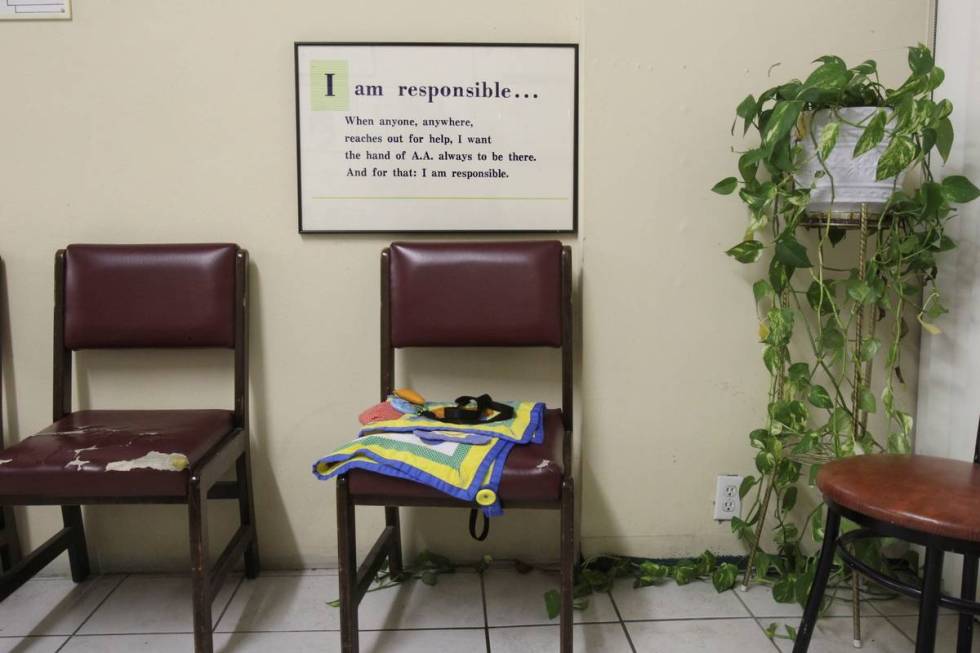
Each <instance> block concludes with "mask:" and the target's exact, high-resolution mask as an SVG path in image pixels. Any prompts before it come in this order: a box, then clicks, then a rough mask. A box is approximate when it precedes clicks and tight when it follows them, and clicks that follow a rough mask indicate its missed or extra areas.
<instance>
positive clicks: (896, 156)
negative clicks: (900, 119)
mask: <svg viewBox="0 0 980 653" xmlns="http://www.w3.org/2000/svg"><path fill="white" fill-rule="evenodd" d="M916 149H917V148H916V146H915V143H913V142H912V139H910V138H909V137H908V136H903V135H902V134H896V135H895V136H893V137H892V141H891V143H889V144H888V147H887V148H885V151H884V153H883V154H882V155H881V158H880V159H878V169H877V170H876V171H875V179H877V180H878V181H881V180H882V179H891V178H892V177H894V176H895V175H897V174H898V173H900V172H901V171H902V170H905V169H906V168H907V167H909V164H910V163H912V161H913V160H914V159H915V155H916Z"/></svg>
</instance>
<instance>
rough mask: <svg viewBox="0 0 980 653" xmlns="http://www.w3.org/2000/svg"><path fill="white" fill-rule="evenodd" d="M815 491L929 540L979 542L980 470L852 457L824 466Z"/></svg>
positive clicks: (920, 459) (953, 463)
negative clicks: (930, 536) (938, 537)
mask: <svg viewBox="0 0 980 653" xmlns="http://www.w3.org/2000/svg"><path fill="white" fill-rule="evenodd" d="M817 487H818V488H819V489H820V491H821V492H822V493H823V495H824V497H826V498H827V499H830V500H831V501H833V502H834V503H836V504H838V505H840V506H842V507H844V508H848V509H850V510H853V511H854V512H858V513H861V514H863V515H867V516H868V517H872V518H874V519H877V520H879V521H883V522H887V523H890V524H893V525H896V526H900V527H903V528H908V529H911V530H915V531H920V532H923V533H928V534H931V535H938V536H941V537H950V538H954V539H958V540H966V541H970V542H980V465H976V464H974V463H972V462H966V461H961V460H952V459H949V458H937V457H934V456H919V455H899V454H880V455H865V456H855V457H853V458H844V459H841V460H835V461H833V462H830V463H827V464H826V465H824V466H823V467H822V468H821V470H820V473H819V474H818V475H817Z"/></svg>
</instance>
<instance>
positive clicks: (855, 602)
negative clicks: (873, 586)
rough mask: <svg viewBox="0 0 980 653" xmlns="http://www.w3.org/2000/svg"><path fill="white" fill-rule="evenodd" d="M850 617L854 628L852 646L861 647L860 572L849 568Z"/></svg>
mask: <svg viewBox="0 0 980 653" xmlns="http://www.w3.org/2000/svg"><path fill="white" fill-rule="evenodd" d="M851 572H852V573H851V619H852V620H853V628H854V648H861V574H859V573H858V571H857V569H853V570H851Z"/></svg>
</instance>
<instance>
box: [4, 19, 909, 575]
mask: <svg viewBox="0 0 980 653" xmlns="http://www.w3.org/2000/svg"><path fill="white" fill-rule="evenodd" d="M252 6H254V7H255V9H251V7H252ZM268 6H269V5H268V4H267V3H242V2H231V1H230V0H229V1H224V2H216V1H209V2H176V1H174V0H166V1H164V0H153V1H151V0H141V1H140V2H124V1H122V0H116V1H109V0H88V1H83V0H76V2H75V18H74V20H72V21H71V22H68V23H23V24H10V23H7V24H0V61H2V62H4V63H3V64H2V65H0V89H2V93H3V97H2V101H0V225H2V230H0V233H2V239H0V256H3V258H4V259H5V261H6V277H7V282H8V284H9V302H8V303H9V310H10V315H11V317H10V328H11V333H10V344H11V345H12V350H13V357H12V360H8V361H5V372H6V389H5V395H4V398H5V400H6V403H7V407H8V414H7V415H6V416H5V418H6V420H7V425H8V438H10V439H16V438H19V437H26V436H27V435H29V434H30V433H32V432H33V431H34V430H36V429H37V428H39V427H41V426H43V425H45V423H46V419H47V418H48V416H49V413H50V404H49V401H50V399H49V397H50V383H51V380H50V371H49V370H50V297H51V289H52V282H51V259H52V254H53V252H54V250H55V249H57V248H58V247H60V246H63V245H64V244H66V243H69V242H98V241H102V242H134V241H147V242H166V241H211V240H225V241H227V240H233V241H237V242H239V243H241V244H242V245H244V246H246V247H247V248H248V249H249V250H250V251H251V254H252V259H253V266H252V270H251V275H252V276H251V279H252V284H253V285H252V289H253V311H254V313H253V341H252V357H253V358H252V361H253V365H252V408H253V431H254V433H253V439H254V449H255V456H254V458H255V474H256V483H257V503H258V510H259V528H260V532H261V538H262V552H263V555H264V557H265V561H266V563H267V564H269V565H273V566H299V565H318V564H329V563H331V562H332V561H333V560H334V559H335V556H336V543H335V535H334V528H333V523H334V510H333V497H334V493H333V486H332V484H329V483H319V482H317V481H315V480H313V478H312V476H311V475H310V473H309V466H310V463H311V461H312V460H313V459H314V458H316V457H317V456H319V455H322V454H323V453H324V452H326V451H327V450H328V449H330V448H331V447H332V446H334V445H335V444H337V443H338V442H340V441H342V440H344V439H346V438H347V437H348V436H349V434H350V433H351V431H352V428H353V427H354V426H355V423H354V420H353V416H354V415H355V414H356V413H357V412H358V410H359V409H361V408H362V407H363V406H365V405H366V404H368V403H369V402H370V401H371V400H372V399H374V397H375V393H376V387H377V367H378V356H377V329H376V326H375V325H376V320H377V301H378V300H377V296H376V288H377V280H378V279H377V274H378V270H377V268H378V266H377V254H378V251H379V250H380V248H381V247H382V246H383V245H384V244H385V243H386V242H387V241H388V240H389V238H386V237H384V236H377V237H368V236H349V237H342V236H308V237H301V236H299V235H297V234H296V231H295V223H296V204H295V202H296V200H295V150H294V140H295V131H294V130H295V126H294V113H293V112H294V108H293V81H292V79H293V78H292V43H293V41H297V40H377V41H381V40H392V41H399V40H401V41H500V42H506V41H514V42H520V41H555V42H580V43H582V53H581V57H582V71H583V72H582V75H583V79H582V92H581V97H582V143H581V144H582V147H581V155H582V170H581V183H580V187H581V191H582V211H581V221H580V222H581V229H580V234H579V236H578V237H575V238H568V239H566V240H567V242H569V243H570V244H572V245H573V246H574V248H575V252H576V270H577V275H578V276H579V277H580V279H581V283H578V284H577V292H578V293H579V296H580V297H581V298H583V299H584V301H583V302H581V306H582V307H583V309H584V310H583V312H582V314H581V322H582V326H583V330H582V336H581V341H582V352H583V353H582V356H581V360H580V363H581V364H580V370H579V371H580V374H581V375H582V376H583V379H584V380H583V382H582V383H581V384H579V388H578V389H579V395H580V398H579V402H578V405H579V407H580V411H579V412H580V413H581V415H580V418H581V419H580V421H579V424H580V428H579V434H578V435H579V441H580V443H582V447H583V456H582V459H583V465H582V472H581V474H580V489H581V494H582V495H583V497H584V498H583V500H582V502H581V509H582V512H583V515H582V520H581V524H582V525H581V532H582V537H583V546H584V548H585V549H586V551H587V552H595V551H599V550H613V551H619V552H629V553H640V554H646V555H676V554H683V553H695V552H697V551H699V550H701V549H703V548H705V547H711V548H714V549H716V550H719V551H722V552H736V551H738V545H737V543H735V542H734V541H733V539H732V538H731V536H730V535H729V534H728V528H727V525H723V526H718V525H716V524H715V523H714V522H712V521H711V519H710V515H711V496H712V492H713V483H714V476H715V475H716V474H718V473H721V472H747V471H749V467H750V462H749V461H750V456H749V454H750V451H749V450H748V447H747V445H746V435H745V434H746V433H747V432H748V430H749V429H750V427H752V426H753V424H754V423H755V421H756V420H757V419H758V416H759V414H760V412H761V409H762V405H761V403H760V398H761V396H762V392H763V391H764V384H765V378H764V372H763V371H762V367H761V364H760V363H759V362H758V352H757V351H756V347H755V346H754V343H753V334H754V332H755V322H754V316H753V312H752V309H751V300H750V291H749V283H750V281H749V280H750V279H751V278H752V274H751V271H749V270H746V269H743V268H739V267H738V266H737V265H735V264H733V263H731V262H730V261H728V260H727V259H726V258H725V257H724V256H723V255H722V254H721V251H722V250H723V249H724V248H725V247H726V246H728V245H730V244H731V242H733V241H734V240H736V239H737V238H738V235H739V234H740V233H741V230H742V220H743V217H742V211H741V210H740V208H739V207H738V205H737V203H736V202H734V201H731V198H727V200H726V199H725V198H717V197H714V196H712V195H710V194H709V193H707V192H706V189H707V188H709V187H710V186H711V184H712V183H714V181H716V180H717V178H720V177H722V176H725V175H727V174H728V173H729V171H730V170H731V169H732V168H733V164H734V158H733V156H732V155H731V154H730V153H729V152H728V148H729V146H730V145H732V144H733V143H734V142H735V141H734V139H732V138H730V136H729V134H728V125H729V124H730V116H731V113H732V110H733V107H734V105H735V104H736V103H737V102H738V100H739V99H741V97H743V96H744V95H745V94H746V93H748V92H752V91H755V90H757V89H758V88H760V87H761V86H762V85H763V84H765V82H766V79H765V75H766V70H767V69H768V67H769V65H770V64H771V63H774V62H776V61H781V62H782V64H783V65H782V67H781V69H779V73H778V74H779V75H787V74H790V73H797V74H803V72H804V71H805V70H806V67H807V62H809V61H810V60H811V59H813V58H814V57H815V56H818V55H820V54H824V53H825V52H829V51H834V52H837V53H839V54H841V55H843V56H845V57H847V58H853V59H863V58H865V57H868V56H870V57H875V58H877V59H879V60H880V61H881V62H882V64H883V68H884V70H885V71H886V73H888V72H894V71H900V69H901V66H902V65H903V61H904V51H903V46H905V45H907V44H910V43H914V42H916V41H920V40H925V39H926V35H927V24H928V18H927V2H926V0H914V1H907V2H902V3H894V2H889V1H886V0H879V1H876V2H862V3H850V2H829V3H823V4H822V5H820V6H819V7H817V6H815V5H813V4H812V3H802V2H792V3H786V2H775V1H773V0H768V1H765V2H763V1H761V0H756V1H753V2H748V1H746V2H739V3H721V2H689V3H671V4H662V3H649V2H598V0H581V1H578V0H577V1H576V2H560V1H559V0H551V1H548V2H533V3H531V2H516V1H513V0H510V1H498V2H493V3H474V2H465V3H464V2H450V1H448V0H447V1H433V0H428V1H424V2H420V1H417V2H412V3H407V2H394V1H386V2H364V3H343V4H341V3H332V2H313V1H309V2H290V3H281V5H280V6H277V8H276V10H275V11H265V8H266V7H268ZM246 7H248V9H246ZM10 62H16V65H11V63H10ZM430 354H431V355H429V356H423V355H421V354H420V353H418V352H412V353H411V354H410V355H408V356H404V357H401V358H400V361H401V362H406V363H410V364H412V367H411V369H412V372H411V373H410V374H408V375H406V376H404V377H403V378H404V380H405V382H406V383H411V384H412V385H414V386H416V387H418V388H419V389H421V390H423V391H427V392H428V393H429V394H430V395H435V396H439V395H448V394H451V393H453V392H455V391H456V389H458V388H465V389H478V390H483V389H487V390H490V391H491V392H496V394H498V395H499V394H512V395H517V394H523V395H526V396H543V397H545V398H546V399H549V400H550V401H552V402H554V401H556V400H557V393H555V392H554V391H553V387H552V386H550V385H548V382H549V381H550V380H551V379H552V378H554V377H555V374H556V373H557V371H558V366H557V360H556V357H555V356H553V355H552V353H551V352H544V353H543V354H541V355H540V356H537V355H535V356H533V357H532V358H531V359H530V360H526V359H525V358H524V356H525V354H524V353H522V352H514V351H504V352H494V353H493V354H491V355H487V354H479V353H476V352H468V353H466V354H465V355H464V356H463V357H462V358H461V357H459V356H457V355H456V354H455V353H452V352H435V353H430ZM460 360H462V361H464V362H466V363H470V365H469V368H470V369H469V370H468V371H467V372H466V373H465V374H462V375H460V376H458V377H456V381H455V382H450V381H449V380H446V379H445V378H443V379H438V378H437V376H438V372H439V370H440V369H442V370H445V369H446V368H447V367H450V366H457V364H458V362H459V361H460ZM229 363H230V361H229V360H226V357H225V356H223V355H221V354H194V355H191V356H189V357H186V358H184V357H179V358H178V357H174V356H172V355H170V354H163V355H157V354H148V353H118V352H116V353H105V352H103V353H93V352H86V353H83V355H82V356H80V359H79V370H78V389H77V397H78V401H77V404H78V405H81V406H88V405H91V406H102V407H105V406H117V407H128V406H133V407H136V406H147V405H163V406H167V405H173V406H181V405H189V406H213V405H217V404H225V403H227V402H228V400H229V399H230V393H231V389H230V385H229V384H228V383H227V373H228V372H229V370H230V365H229ZM515 365H522V366H524V369H530V370H531V371H530V373H528V372H524V371H523V370H522V371H521V372H520V373H519V374H518V373H516V372H515V371H514V366H515ZM497 372H500V375H499V376H497V377H496V379H495V380H493V381H487V380H485V379H486V377H493V375H494V374H495V373H497ZM508 388H512V390H510V391H508V390H507V389H508ZM224 508H225V509H223V510H215V511H214V512H213V514H215V515H216V516H217V521H218V522H219V524H218V525H217V528H216V533H215V535H216V538H215V539H218V538H217V534H218V532H220V533H227V532H228V526H229V524H230V523H231V522H232V517H233V510H231V509H230V508H231V507H230V506H224ZM378 512H379V511H377V510H373V511H369V510H363V511H361V513H360V515H362V516H363V517H362V519H361V523H360V525H361V529H360V531H359V532H360V533H361V543H362V544H366V543H368V537H369V534H370V533H373V532H374V531H375V530H376V529H377V528H378V526H379V524H380V516H379V515H378V514H377V513H378ZM86 514H87V517H88V520H89V525H90V543H91V549H92V551H93V555H94V558H95V560H96V561H97V563H98V564H99V565H100V566H101V567H102V568H104V569H123V568H125V569H132V568H140V569H149V568H166V567H177V566H182V565H184V564H186V562H185V561H186V557H185V556H186V551H187V547H186V543H185V540H186V536H185V533H186V525H185V521H186V520H185V518H184V516H183V513H182V512H181V510H180V509H178V508H173V507H171V508H163V507H161V508H152V509H149V508H125V507H122V508H120V507H104V508H102V507H100V508H91V509H87V510H86ZM20 516H21V517H22V518H24V517H25V516H26V520H23V519H22V521H23V523H24V531H25V535H26V536H27V537H28V539H29V540H30V541H31V543H38V542H40V541H41V540H42V539H43V538H45V537H46V536H47V535H48V534H50V533H51V532H53V530H54V529H55V528H56V525H57V523H58V515H57V510H56V509H50V508H31V509H29V510H27V511H20ZM465 517H466V515H465V513H464V512H462V511H453V512H446V511H429V512H415V511H409V514H408V515H407V517H406V522H407V525H408V528H409V530H410V532H411V535H410V537H409V539H410V540H411V542H412V545H413V547H414V548H416V549H417V548H421V547H427V548H431V549H434V550H438V551H442V552H446V553H449V554H451V555H453V556H455V557H457V558H475V557H477V555H479V554H480V553H482V552H484V551H488V552H490V553H493V554H494V555H498V556H515V555H520V556H522V557H527V558H531V559H547V558H553V557H554V556H555V554H556V547H555V546H554V539H555V538H554V533H555V529H556V528H557V519H555V516H554V515H551V514H545V513H524V514H521V513H518V512H517V511H514V512H512V513H510V514H509V515H508V516H507V518H505V519H501V520H497V521H496V522H495V524H494V527H493V534H492V536H491V539H490V540H488V541H487V542H486V543H484V544H475V543H473V542H471V541H469V540H468V537H467V536H466V535H465ZM54 569H55V570H57V569H58V567H55V568H54Z"/></svg>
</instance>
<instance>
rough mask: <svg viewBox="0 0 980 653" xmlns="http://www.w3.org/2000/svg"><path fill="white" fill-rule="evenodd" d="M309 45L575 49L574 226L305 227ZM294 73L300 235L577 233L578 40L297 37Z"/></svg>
mask: <svg viewBox="0 0 980 653" xmlns="http://www.w3.org/2000/svg"><path fill="white" fill-rule="evenodd" d="M310 46H314V47H315V46H345V47H346V46H365V47H377V46H384V47H389V46H406V47H480V48H486V47H493V48H568V49H571V50H572V52H573V61H574V63H573V65H574V70H573V88H574V93H573V107H572V226H571V228H569V229H305V228H304V227H303V186H302V184H303V178H302V166H303V162H302V151H301V142H302V135H301V133H300V90H299V88H300V82H299V52H300V48H303V47H310ZM293 74H294V79H293V82H294V96H295V98H294V99H295V121H296V211H297V216H298V222H297V225H298V232H299V234H300V235H316V234H445V235H454V234H455V235H461V234H466V235H483V234H485V235H495V234H496V235H501V234H553V235H561V234H577V233H578V213H579V206H578V204H579V193H578V186H579V176H578V173H579V161H578V159H579V44H578V43H482V42H425V41H295V42H294V43H293Z"/></svg>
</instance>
